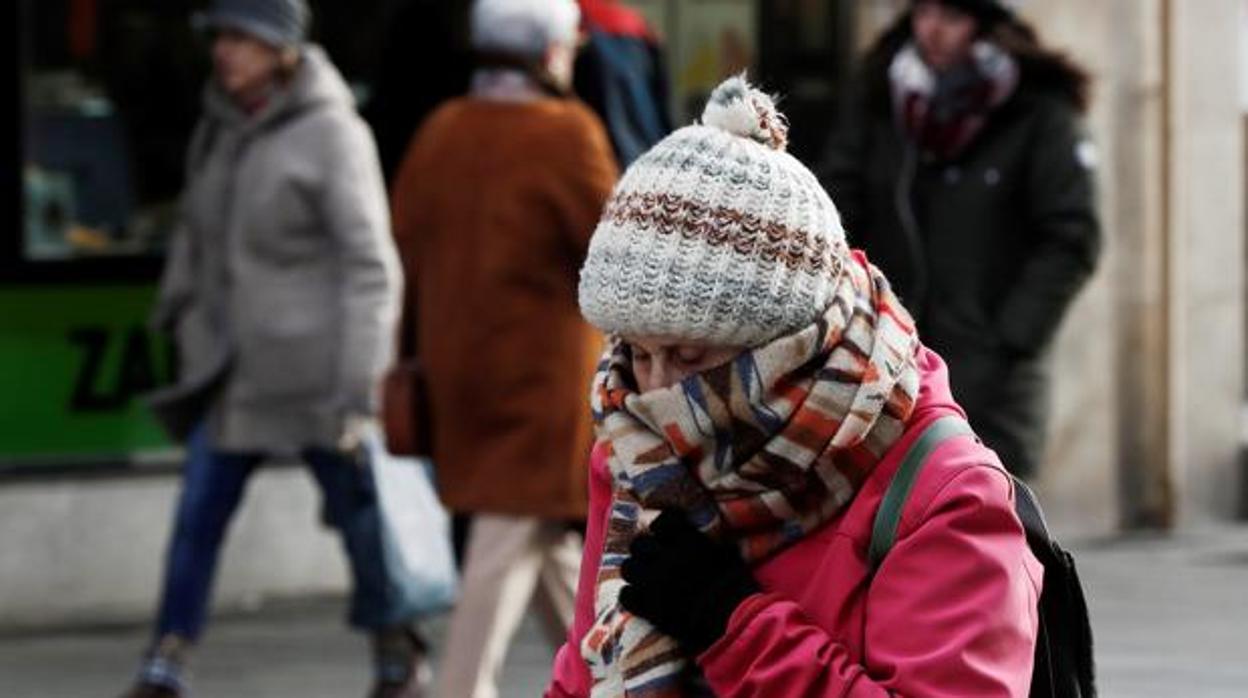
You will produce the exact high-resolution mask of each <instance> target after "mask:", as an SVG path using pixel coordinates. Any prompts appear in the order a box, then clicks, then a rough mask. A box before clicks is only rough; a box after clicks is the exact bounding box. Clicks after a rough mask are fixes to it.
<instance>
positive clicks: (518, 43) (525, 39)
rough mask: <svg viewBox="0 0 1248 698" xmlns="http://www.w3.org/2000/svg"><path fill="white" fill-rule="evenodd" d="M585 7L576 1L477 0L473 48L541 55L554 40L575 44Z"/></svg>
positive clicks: (473, 26) (473, 20) (474, 16)
mask: <svg viewBox="0 0 1248 698" xmlns="http://www.w3.org/2000/svg"><path fill="white" fill-rule="evenodd" d="M580 22H581V10H580V8H579V7H578V6H577V4H576V2H574V0H476V2H475V3H473V7H472V47H473V48H474V49H476V50H478V51H489V52H498V53H509V54H515V55H519V56H540V55H541V54H542V52H544V51H545V50H546V48H547V47H548V46H550V44H552V43H554V42H565V43H574V42H575V41H576V37H577V31H578V27H579V25H580Z"/></svg>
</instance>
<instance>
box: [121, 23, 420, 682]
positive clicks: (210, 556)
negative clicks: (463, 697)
mask: <svg viewBox="0 0 1248 698" xmlns="http://www.w3.org/2000/svg"><path fill="white" fill-rule="evenodd" d="M198 20H199V21H200V23H201V24H202V26H203V27H204V28H205V29H207V30H209V31H210V32H211V36H212V58H213V67H214V72H213V79H212V80H211V81H210V84H209V85H208V87H207V89H206V90H205V98H204V114H203V118H202V119H201V122H200V124H199V126H198V127H197V129H196V132H195V135H194V137H193V140H192V143H191V147H190V152H189V156H188V177H187V184H186V189H185V192H184V194H183V202H182V206H183V212H182V219H181V224H182V225H181V228H180V229H179V230H178V231H177V232H176V234H175V238H174V241H173V243H172V249H171V251H170V256H169V260H168V262H167V267H166V270H165V274H164V278H163V279H162V283H161V290H160V296H159V300H158V302H157V307H156V310H155V321H156V323H157V324H158V325H159V326H160V327H162V328H165V329H167V330H169V331H171V332H172V333H173V334H174V336H175V337H176V341H177V345H178V349H179V353H180V357H181V369H180V375H179V380H178V381H177V383H176V384H174V385H172V386H170V387H169V388H166V389H164V390H162V391H160V392H159V393H157V394H156V395H154V396H153V398H152V406H153V408H154V409H155V411H156V413H157V415H158V417H159V418H160V419H161V421H162V422H163V423H164V424H165V425H166V426H167V427H168V428H169V430H170V431H171V432H172V433H173V434H174V435H175V436H177V437H178V438H181V439H185V440H186V444H187V463H186V468H185V475H184V482H183V488H182V495H181V499H180V501H179V504H178V510H177V516H176V520H175V528H174V532H173V536H172V540H171V542H170V546H169V551H168V558H167V560H166V575H165V579H164V593H163V599H162V602H161V605H160V611H159V616H158V619H157V624H156V635H155V641H154V643H153V646H152V649H151V650H150V652H149V653H148V655H147V657H146V658H145V661H144V663H143V665H142V669H141V672H140V676H139V680H138V684H137V685H136V687H135V688H134V689H133V690H132V691H131V693H130V695H131V696H135V697H137V696H178V695H182V694H183V693H184V692H185V690H186V689H185V677H184V676H183V670H182V667H183V666H184V664H185V660H186V654H187V652H188V650H189V648H190V647H191V645H192V644H193V643H194V642H195V641H196V640H197V639H198V637H199V635H200V633H201V630H202V629H203V625H204V621H205V615H206V612H207V609H208V602H209V594H210V590H211V586H212V581H213V576H214V572H215V567H216V561H217V557H218V552H219V550H220V547H221V542H222V538H223V535H224V532H225V529H226V527H227V526H228V523H229V520H230V518H231V516H232V514H233V512H234V510H235V508H236V507H237V504H238V502H239V500H240V498H241V496H242V493H243V490H244V487H245V485H246V482H247V480H248V478H249V477H250V475H251V474H252V472H254V470H255V468H256V467H257V466H258V465H259V464H260V463H261V462H262V461H263V460H265V459H266V458H269V457H272V456H278V455H282V456H299V457H301V458H302V459H303V460H304V461H305V462H306V463H307V464H308V465H309V466H310V467H311V470H312V472H313V474H314V475H315V477H316V481H317V483H318V484H319V485H320V487H321V490H322V492H323V495H324V502H325V506H324V511H325V515H326V518H327V520H328V522H329V523H331V524H333V525H334V526H335V527H336V528H338V529H339V530H340V532H341V533H342V537H343V542H344V547H345V549H346V553H347V556H348V558H349V560H350V567H351V572H352V578H353V582H354V593H353V595H352V599H351V611H350V622H351V625H353V626H355V627H357V628H361V629H364V630H367V631H369V632H371V633H372V634H373V637H374V645H375V648H376V650H377V657H378V683H377V686H376V688H375V690H374V693H373V695H375V696H414V695H418V693H417V691H416V684H417V683H418V682H419V680H420V679H421V678H422V677H420V676H418V674H419V673H420V672H419V671H417V670H416V668H417V667H418V666H421V664H420V663H419V662H420V659H421V655H422V654H423V653H422V651H421V646H420V642H419V640H418V639H417V638H416V637H415V635H414V634H412V633H411V632H409V631H408V630H407V628H408V627H409V624H410V623H411V622H412V621H413V617H414V613H413V612H412V611H411V610H410V609H407V608H404V607H403V602H402V600H401V599H399V598H396V594H395V591H394V587H393V585H391V584H390V583H389V582H388V580H387V577H386V572H385V566H384V563H383V558H382V556H381V550H382V543H381V536H380V530H381V529H380V527H379V522H378V508H377V502H376V498H375V496H373V495H374V493H373V491H372V483H371V481H370V479H369V475H368V470H367V468H361V467H360V466H359V465H357V464H356V463H355V462H354V461H353V460H352V459H351V458H349V457H348V456H347V452H348V451H349V446H350V445H351V441H352V439H353V436H355V435H354V434H353V431H356V430H357V429H358V425H360V424H361V423H363V422H364V421H365V420H366V419H367V418H368V417H369V416H370V415H372V414H374V413H375V411H376V408H377V395H376V393H377V390H378V384H379V381H380V376H381V373H382V371H383V370H384V369H385V367H386V365H387V363H388V362H389V359H390V351H391V346H392V333H393V331H394V325H395V321H396V317H397V312H398V301H399V295H400V285H401V279H400V271H399V266H398V261H397V254H396V252H395V250H394V249H393V244H392V242H391V236H390V231H389V213H388V209H387V206H386V198H385V189H384V185H383V183H382V180H381V172H380V168H379V166H378V162H377V153H376V147H375V146H374V143H373V139H372V135H371V133H370V132H369V130H368V128H367V127H366V126H365V125H364V124H363V122H362V121H361V120H360V118H359V117H358V116H357V115H356V113H355V110H354V104H353V101H352V97H351V94H350V91H349V90H348V88H347V86H346V84H345V83H344V81H343V79H342V77H341V75H340V74H339V73H338V71H337V70H336V69H335V68H334V67H333V65H332V64H331V63H330V62H329V60H328V59H327V58H326V56H325V54H324V53H323V52H322V51H321V50H320V49H319V48H317V47H315V46H313V45H310V44H306V43H304V34H305V29H306V25H307V22H308V9H307V7H306V5H305V4H304V2H303V0H217V2H215V3H214V4H213V5H212V8H211V9H210V10H209V11H208V12H207V13H205V14H203V15H200V16H199V17H198Z"/></svg>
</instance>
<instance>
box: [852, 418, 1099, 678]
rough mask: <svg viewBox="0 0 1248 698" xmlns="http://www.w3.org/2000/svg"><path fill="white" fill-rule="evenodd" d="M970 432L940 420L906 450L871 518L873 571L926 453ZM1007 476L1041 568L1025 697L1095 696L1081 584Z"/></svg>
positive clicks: (1031, 499)
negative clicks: (1035, 631) (1031, 666)
mask: <svg viewBox="0 0 1248 698" xmlns="http://www.w3.org/2000/svg"><path fill="white" fill-rule="evenodd" d="M974 434H975V432H974V431H972V430H971V426H970V425H969V424H967V423H966V420H964V419H962V418H961V417H955V416H948V417H941V418H940V419H937V420H936V421H934V422H932V423H931V424H930V425H928V426H927V428H926V429H924V430H923V433H922V434H920V435H919V438H918V439H917V440H916V441H915V442H914V444H913V445H912V446H911V447H910V450H909V451H907V452H906V455H905V457H904V458H903V459H902V462H901V465H900V466H898V468H897V473H896V474H895V475H893V481H892V482H891V483H890V484H889V486H888V491H887V492H885V494H884V500H883V501H882V502H881V503H880V509H879V511H878V512H876V515H875V525H874V527H873V528H872V530H871V547H870V548H869V550H868V557H869V562H870V564H871V569H872V570H875V569H876V568H878V567H879V565H880V562H881V561H883V559H884V556H885V555H886V554H887V553H888V551H889V549H890V548H891V547H892V545H893V541H894V540H895V538H896V536H897V524H898V522H899V521H900V518H901V510H902V508H903V507H904V506H905V503H906V498H907V497H908V496H909V494H910V489H911V487H913V486H914V482H915V480H916V479H918V474H919V471H920V470H922V469H923V463H924V461H926V460H927V456H928V454H930V453H931V452H932V450H933V449H934V448H936V446H937V445H939V444H940V443H941V442H943V441H944V440H946V439H948V438H950V437H953V436H959V435H971V436H974ZM1011 478H1012V479H1013V480H1014V488H1015V502H1014V510H1015V512H1016V513H1017V514H1018V518H1019V519H1020V520H1021V521H1022V522H1023V529H1024V531H1026V534H1027V545H1028V547H1030V548H1031V552H1032V554H1034V555H1035V556H1036V559H1038V560H1039V561H1040V563H1041V564H1042V565H1044V589H1043V591H1042V592H1041V594H1040V626H1039V631H1038V634H1037V636H1036V657H1035V668H1034V669H1033V671H1032V675H1031V694H1030V695H1031V696H1032V698H1095V696H1096V677H1095V669H1094V667H1093V661H1092V626H1091V624H1090V623H1089V621H1088V605H1087V602H1086V601H1085V600H1084V596H1083V585H1082V584H1080V582H1079V574H1078V573H1077V572H1076V571H1075V559H1074V558H1073V557H1072V556H1071V554H1070V553H1069V552H1067V551H1066V550H1065V549H1064V548H1062V546H1061V545H1059V544H1058V542H1057V541H1056V540H1054V539H1053V536H1052V535H1050V534H1049V527H1048V525H1047V524H1046V523H1045V520H1044V513H1043V512H1041V510H1040V504H1039V502H1037V501H1036V495H1035V493H1034V492H1032V491H1031V488H1030V487H1028V486H1027V484H1026V483H1024V482H1023V481H1022V480H1019V479H1018V478H1015V477H1013V476H1012V475H1011Z"/></svg>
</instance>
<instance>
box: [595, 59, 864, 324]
mask: <svg viewBox="0 0 1248 698" xmlns="http://www.w3.org/2000/svg"><path fill="white" fill-rule="evenodd" d="M787 133H788V126H787V123H786V122H785V119H784V116H783V115H782V114H780V113H779V112H777V111H776V107H775V104H774V103H773V102H772V100H771V98H770V97H768V96H767V95H765V94H763V93H762V92H759V91H758V90H756V89H754V88H753V87H751V86H750V85H749V83H747V82H746V80H745V78H744V77H735V78H730V79H729V80H727V81H725V82H724V83H723V84H721V85H720V86H719V87H718V88H716V90H715V92H714V93H713V94H712V95H711V97H710V100H709V102H708V103H707V105H706V109H705V111H704V112H703V113H702V119H701V123H700V124H696V125H693V126H686V127H685V128H682V129H680V130H678V131H676V132H675V133H672V134H671V135H669V136H668V137H667V138H664V139H663V140H662V141H660V142H659V143H658V144H656V145H655V146H654V147H653V148H651V149H650V150H649V151H648V152H646V153H645V154H643V155H642V156H641V157H640V158H638V159H637V160H636V161H634V162H633V164H632V165H631V166H630V167H629V168H628V170H627V171H626V172H625V173H624V176H623V177H622V178H621V179H620V181H619V183H618V184H617V185H616V187H615V191H614V192H613V193H612V195H611V198H610V200H609V201H608V202H607V206H606V209H605V210H604V212H603V215H602V219H601V220H600V222H599V224H598V227H597V229H596V230H595V231H594V235H593V238H592V240H591V241H590V245H589V253H588V255H587V257H586V260H585V264H584V266H583V267H582V269H581V280H580V289H579V294H580V306H581V312H582V314H584V316H585V318H586V319H587V320H588V321H589V322H590V323H591V324H593V325H594V326H596V327H598V328H599V329H601V330H602V331H604V332H607V333H609V334H617V335H628V336H656V337H663V338H668V339H674V340H683V341H698V342H705V343H709V344H718V345H726V346H750V347H753V346H758V345H761V344H764V343H766V342H767V341H769V340H771V339H773V338H775V337H778V336H780V335H783V334H788V333H790V332H792V331H794V330H796V329H798V328H801V327H804V326H806V325H808V324H810V323H812V322H814V321H815V320H816V319H817V318H818V317H819V316H820V315H822V314H823V312H824V311H825V310H826V309H827V306H828V304H829V303H830V302H831V300H832V298H833V294H834V291H835V287H836V284H837V280H838V278H839V275H840V273H841V270H842V269H843V267H844V264H845V259H846V256H847V255H848V248H847V246H846V244H845V232H844V230H843V229H842V228H841V220H840V216H839V215H838V214H837V211H836V207H835V206H833V204H832V201H831V199H829V198H828V195H827V193H825V192H824V190H823V187H822V186H820V185H819V182H818V181H817V180H816V179H815V176H814V175H813V174H812V173H811V172H810V170H808V169H807V168H806V167H805V166H804V165H802V163H800V162H798V160H797V159H796V158H794V157H793V156H791V155H789V154H788V153H786V152H785V151H784V148H785V143H786V138H787Z"/></svg>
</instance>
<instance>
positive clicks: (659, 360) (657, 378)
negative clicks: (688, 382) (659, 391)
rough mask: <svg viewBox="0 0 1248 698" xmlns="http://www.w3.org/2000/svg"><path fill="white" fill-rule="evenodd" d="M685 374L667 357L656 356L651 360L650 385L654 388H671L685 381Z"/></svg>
mask: <svg viewBox="0 0 1248 698" xmlns="http://www.w3.org/2000/svg"><path fill="white" fill-rule="evenodd" d="M684 377H685V374H684V372H682V371H681V370H680V369H678V368H677V367H676V366H675V365H673V363H672V362H671V361H669V360H668V359H667V357H666V356H662V355H659V356H654V357H652V358H651V359H650V370H649V372H648V376H647V378H648V381H647V382H648V383H649V384H650V387H651V388H652V389H653V388H670V387H672V386H673V385H676V384H677V383H679V382H680V381H682V380H684Z"/></svg>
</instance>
